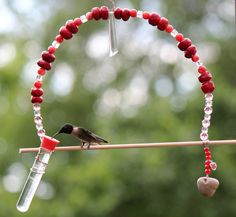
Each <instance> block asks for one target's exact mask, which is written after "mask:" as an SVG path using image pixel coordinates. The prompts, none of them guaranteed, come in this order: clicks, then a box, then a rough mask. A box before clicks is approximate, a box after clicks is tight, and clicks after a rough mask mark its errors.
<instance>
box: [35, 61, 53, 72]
mask: <svg viewBox="0 0 236 217" xmlns="http://www.w3.org/2000/svg"><path fill="white" fill-rule="evenodd" d="M37 64H38V66H39V67H41V68H43V69H46V70H50V69H51V68H52V67H51V64H50V63H48V62H46V61H45V60H39V61H38V62H37Z"/></svg>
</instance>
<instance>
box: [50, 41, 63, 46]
mask: <svg viewBox="0 0 236 217" xmlns="http://www.w3.org/2000/svg"><path fill="white" fill-rule="evenodd" d="M60 45H61V44H60V43H59V42H57V41H53V42H52V46H53V47H55V48H59V47H60Z"/></svg>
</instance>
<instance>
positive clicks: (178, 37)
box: [175, 33, 184, 42]
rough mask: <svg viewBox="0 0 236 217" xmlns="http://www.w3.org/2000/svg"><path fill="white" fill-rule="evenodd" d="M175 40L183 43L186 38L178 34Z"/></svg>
mask: <svg viewBox="0 0 236 217" xmlns="http://www.w3.org/2000/svg"><path fill="white" fill-rule="evenodd" d="M175 39H176V41H179V42H181V41H183V39H184V36H183V34H181V33H178V34H177V35H176V36H175Z"/></svg>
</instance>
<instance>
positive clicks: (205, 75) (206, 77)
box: [198, 72, 212, 83]
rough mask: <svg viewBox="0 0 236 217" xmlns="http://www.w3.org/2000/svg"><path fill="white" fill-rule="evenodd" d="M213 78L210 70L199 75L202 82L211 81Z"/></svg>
mask: <svg viewBox="0 0 236 217" xmlns="http://www.w3.org/2000/svg"><path fill="white" fill-rule="evenodd" d="M211 79H212V75H211V73H210V72H205V73H203V74H201V75H200V76H199V77H198V80H199V81H200V82H201V83H204V82H206V81H210V80H211Z"/></svg>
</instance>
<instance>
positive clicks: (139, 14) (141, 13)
mask: <svg viewBox="0 0 236 217" xmlns="http://www.w3.org/2000/svg"><path fill="white" fill-rule="evenodd" d="M137 17H138V18H141V19H142V18H143V11H138V12H137Z"/></svg>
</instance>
